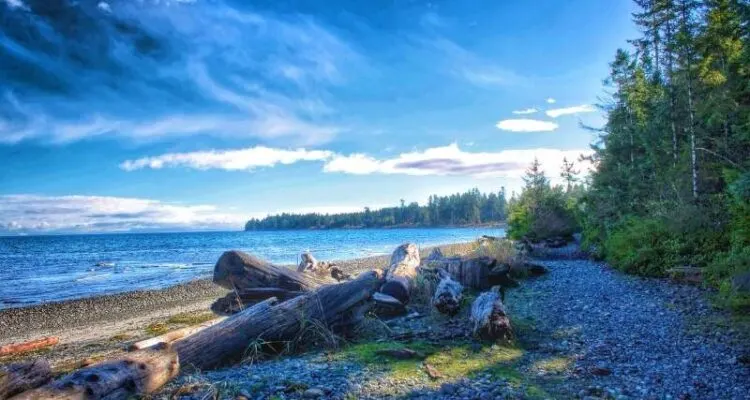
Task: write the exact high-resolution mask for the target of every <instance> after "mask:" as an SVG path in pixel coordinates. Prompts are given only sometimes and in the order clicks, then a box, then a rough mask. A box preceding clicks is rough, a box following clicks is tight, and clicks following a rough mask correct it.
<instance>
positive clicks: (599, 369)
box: [590, 366, 612, 376]
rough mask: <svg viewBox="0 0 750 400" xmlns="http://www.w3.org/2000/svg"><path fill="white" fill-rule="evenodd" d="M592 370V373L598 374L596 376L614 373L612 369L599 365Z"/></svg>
mask: <svg viewBox="0 0 750 400" xmlns="http://www.w3.org/2000/svg"><path fill="white" fill-rule="evenodd" d="M590 372H591V374H592V375H596V376H607V375H612V370H611V369H609V368H607V367H603V366H597V367H594V368H591V371H590Z"/></svg>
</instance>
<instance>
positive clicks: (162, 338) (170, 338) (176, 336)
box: [128, 317, 227, 351]
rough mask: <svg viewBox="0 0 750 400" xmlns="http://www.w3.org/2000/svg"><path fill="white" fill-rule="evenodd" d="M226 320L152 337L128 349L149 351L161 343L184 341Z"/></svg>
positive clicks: (222, 319)
mask: <svg viewBox="0 0 750 400" xmlns="http://www.w3.org/2000/svg"><path fill="white" fill-rule="evenodd" d="M225 319H227V317H221V318H216V319H213V320H211V321H207V322H204V323H202V324H200V325H195V326H188V327H185V328H181V329H177V330H174V331H172V332H167V333H165V334H163V335H159V336H156V337H152V338H149V339H145V340H141V341H140V342H136V343H133V344H131V345H130V346H129V347H128V350H130V351H135V350H143V349H147V348H149V347H154V346H156V345H157V344H159V343H172V342H176V341H178V340H180V339H184V338H186V337H188V336H190V335H194V334H195V333H197V332H199V331H202V330H204V329H206V328H208V327H209V326H212V325H216V324H218V323H220V322H221V321H224V320H225Z"/></svg>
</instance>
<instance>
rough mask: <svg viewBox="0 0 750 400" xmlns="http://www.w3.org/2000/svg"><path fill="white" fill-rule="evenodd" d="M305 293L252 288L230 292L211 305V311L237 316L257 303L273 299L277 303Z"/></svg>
mask: <svg viewBox="0 0 750 400" xmlns="http://www.w3.org/2000/svg"><path fill="white" fill-rule="evenodd" d="M305 293H307V292H303V291H298V290H286V289H279V288H253V289H242V290H238V291H236V292H230V293H228V294H227V295H226V296H224V297H221V298H219V299H217V300H216V301H215V302H213V304H211V310H212V311H213V312H215V313H217V314H220V315H231V314H237V313H238V312H240V311H242V310H244V309H246V308H249V307H250V306H252V305H253V304H255V303H258V302H259V301H263V300H266V299H270V298H271V297H275V298H276V299H278V300H279V301H282V302H283V301H287V300H289V299H293V298H295V297H297V296H302V295H303V294H305Z"/></svg>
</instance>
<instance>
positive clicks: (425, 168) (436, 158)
mask: <svg viewBox="0 0 750 400" xmlns="http://www.w3.org/2000/svg"><path fill="white" fill-rule="evenodd" d="M590 153H591V151H590V150H587V149H580V150H558V149H544V148H540V149H525V150H502V151H498V152H466V151H463V150H461V149H460V148H459V147H458V145H457V144H455V143H453V144H451V145H448V146H442V147H433V148H429V149H426V150H424V151H414V152H410V153H402V154H400V155H399V156H398V157H394V158H387V159H377V158H375V157H372V156H368V155H366V154H351V155H335V156H334V157H333V158H332V159H331V160H330V161H328V162H326V164H325V166H324V168H323V170H324V171H325V172H341V173H347V174H355V175H367V174H375V173H377V174H403V175H417V176H424V175H469V176H474V177H508V178H518V177H521V176H523V174H524V171H525V170H526V168H527V167H528V165H529V164H530V163H531V162H532V161H533V160H534V157H538V158H539V160H540V161H541V162H542V166H543V167H544V168H546V169H547V170H548V171H549V172H550V176H551V177H555V176H557V175H558V174H557V171H559V169H560V166H561V165H562V159H563V157H567V158H568V160H577V159H578V156H579V155H580V154H590Z"/></svg>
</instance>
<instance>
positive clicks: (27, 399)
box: [13, 344, 180, 400]
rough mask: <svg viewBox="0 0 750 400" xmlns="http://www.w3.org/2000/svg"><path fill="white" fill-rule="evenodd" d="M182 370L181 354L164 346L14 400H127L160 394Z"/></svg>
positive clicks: (82, 372)
mask: <svg viewBox="0 0 750 400" xmlns="http://www.w3.org/2000/svg"><path fill="white" fill-rule="evenodd" d="M179 369H180V368H179V362H178V357H177V353H176V352H175V351H174V350H172V349H171V348H170V347H169V345H167V344H164V345H161V346H158V347H157V348H153V349H148V350H140V351H137V352H133V353H129V354H128V355H126V356H125V357H123V358H121V359H117V360H112V361H105V362H102V363H98V364H94V365H92V366H90V367H87V368H83V369H80V370H78V371H75V372H73V373H71V374H69V375H67V376H65V377H63V378H61V379H59V380H56V381H54V382H52V383H50V384H48V385H46V386H42V387H40V388H37V389H33V390H28V391H25V392H23V393H21V394H19V395H18V396H15V397H13V400H31V399H70V400H73V399H123V400H124V399H128V398H132V397H133V396H135V395H137V394H141V393H151V392H153V391H155V390H157V389H158V388H160V387H161V386H162V385H164V384H165V383H167V381H169V380H170V379H172V378H174V377H175V376H176V375H177V373H178V372H179Z"/></svg>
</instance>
